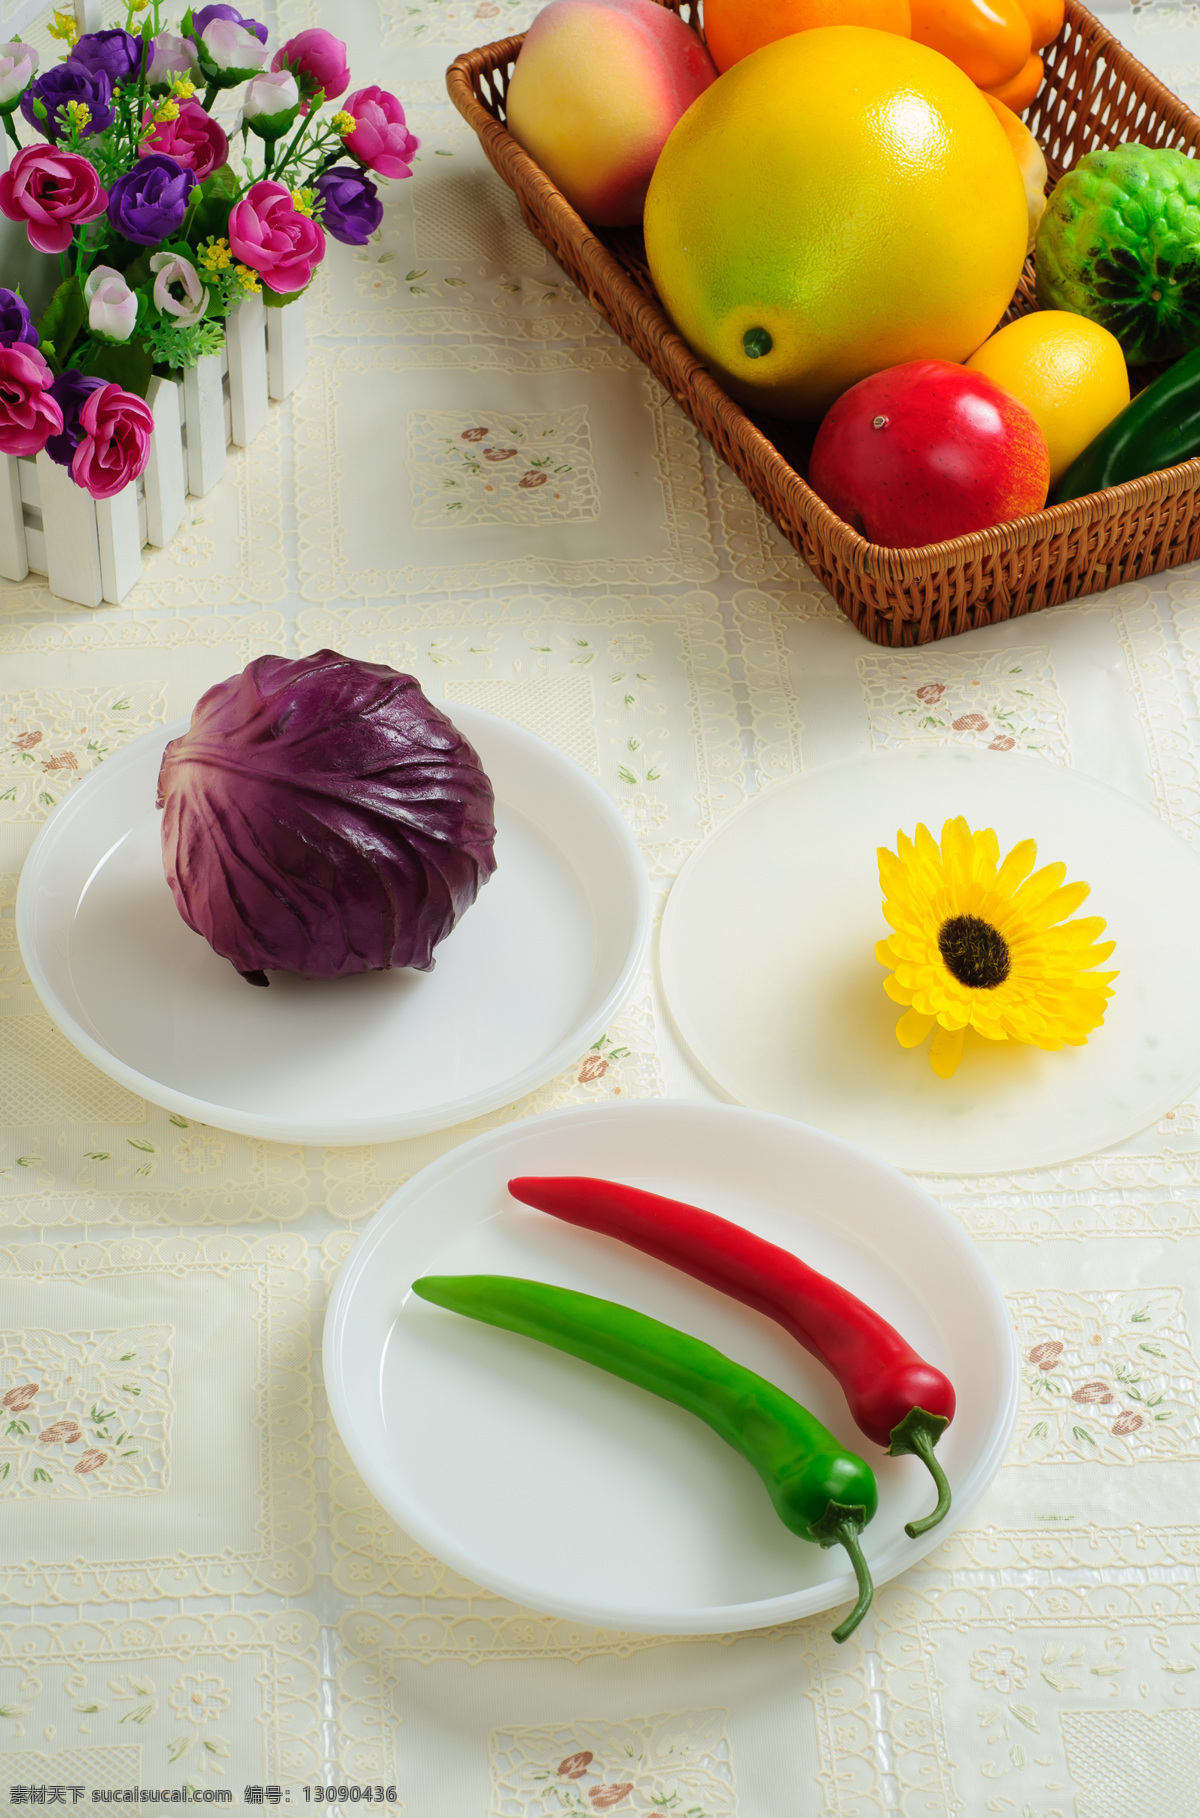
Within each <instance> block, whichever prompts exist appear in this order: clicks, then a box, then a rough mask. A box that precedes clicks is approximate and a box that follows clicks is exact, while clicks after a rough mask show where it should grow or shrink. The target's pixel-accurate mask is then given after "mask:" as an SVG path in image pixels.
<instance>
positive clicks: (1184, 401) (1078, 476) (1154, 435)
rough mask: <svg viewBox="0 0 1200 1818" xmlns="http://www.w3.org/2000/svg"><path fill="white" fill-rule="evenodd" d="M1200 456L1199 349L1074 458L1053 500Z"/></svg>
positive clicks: (1060, 502) (1137, 477)
mask: <svg viewBox="0 0 1200 1818" xmlns="http://www.w3.org/2000/svg"><path fill="white" fill-rule="evenodd" d="M1196 454H1200V347H1198V348H1195V349H1193V351H1192V352H1191V353H1189V354H1184V356H1183V358H1182V360H1177V361H1176V362H1175V364H1174V366H1172V367H1170V368H1169V369H1168V371H1166V372H1165V373H1164V374H1163V375H1162V378H1161V379H1155V381H1154V383H1153V385H1147V387H1146V389H1145V391H1142V392H1139V393H1138V395H1137V397H1136V398H1135V399H1134V400H1133V402H1132V404H1127V405H1126V406H1125V408H1124V410H1123V411H1122V412H1121V413H1120V415H1119V416H1116V417H1114V418H1113V420H1112V422H1111V423H1110V424H1109V425H1108V427H1107V429H1102V430H1101V431H1100V434H1099V435H1098V436H1096V437H1095V438H1094V439H1093V440H1092V441H1091V442H1089V443H1088V445H1087V447H1086V448H1085V449H1084V451H1083V453H1082V454H1080V455H1076V457H1075V459H1074V460H1073V461H1072V463H1071V465H1070V466H1069V467H1068V468H1067V471H1066V473H1065V474H1064V475H1063V477H1062V479H1061V480H1060V481H1059V483H1058V485H1057V487H1056V488H1055V491H1054V497H1053V499H1052V501H1051V503H1052V504H1055V505H1065V504H1066V502H1067V500H1068V499H1081V498H1082V497H1083V496H1084V494H1085V493H1089V492H1101V491H1103V489H1104V488H1105V487H1106V486H1120V485H1121V484H1122V482H1123V481H1125V480H1140V479H1141V477H1142V475H1143V474H1147V473H1158V472H1159V470H1160V469H1161V468H1163V467H1177V466H1178V465H1179V463H1180V462H1181V461H1190V460H1191V458H1192V456H1193V455H1196Z"/></svg>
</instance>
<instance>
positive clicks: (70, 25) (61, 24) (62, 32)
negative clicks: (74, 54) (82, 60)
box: [46, 12, 79, 44]
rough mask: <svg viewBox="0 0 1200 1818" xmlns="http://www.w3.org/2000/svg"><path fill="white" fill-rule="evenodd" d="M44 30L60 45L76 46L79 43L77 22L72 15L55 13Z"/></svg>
mask: <svg viewBox="0 0 1200 1818" xmlns="http://www.w3.org/2000/svg"><path fill="white" fill-rule="evenodd" d="M46 30H47V31H48V32H49V33H50V36H51V37H52V38H57V39H58V40H59V42H60V43H62V44H76V43H78V41H79V21H78V20H77V19H76V17H75V15H74V13H66V12H63V13H55V15H54V18H53V19H52V20H51V22H50V24H49V25H48V26H47V27H46Z"/></svg>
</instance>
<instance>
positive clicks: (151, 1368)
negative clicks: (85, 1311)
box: [0, 1326, 174, 1499]
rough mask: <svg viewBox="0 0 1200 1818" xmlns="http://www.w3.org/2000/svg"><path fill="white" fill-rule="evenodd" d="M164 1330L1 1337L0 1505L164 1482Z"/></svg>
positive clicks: (167, 1367) (167, 1337) (167, 1354)
mask: <svg viewBox="0 0 1200 1818" xmlns="http://www.w3.org/2000/svg"><path fill="white" fill-rule="evenodd" d="M172 1337H173V1333H172V1329H171V1327H170V1326H129V1327H126V1328H124V1329H122V1330H120V1331H115V1332H46V1331H32V1330H31V1331H25V1332H9V1333H3V1334H0V1383H6V1384H7V1385H8V1386H7V1387H5V1389H4V1392H3V1394H0V1499H3V1498H4V1497H14V1496H59V1497H61V1496H81V1495H86V1496H96V1495H106V1494H107V1495H117V1496H139V1495H140V1496H144V1495H149V1494H153V1493H155V1492H157V1491H162V1490H165V1489H166V1488H167V1486H168V1483H169V1481H170V1463H169V1443H170V1429H171V1418H172V1414H173V1411H174V1404H173V1402H172V1398H171V1381H170V1378H171V1341H172Z"/></svg>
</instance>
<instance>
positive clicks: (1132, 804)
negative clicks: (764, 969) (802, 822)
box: [655, 745, 1200, 1180]
mask: <svg viewBox="0 0 1200 1818" xmlns="http://www.w3.org/2000/svg"><path fill="white" fill-rule="evenodd" d="M934 754H936V755H938V756H942V757H946V756H953V757H961V758H963V759H965V760H966V761H967V762H968V763H978V762H982V761H983V760H984V759H989V758H990V761H992V762H994V763H997V764H1000V763H1003V764H1005V765H1007V766H1008V768H1009V769H1010V770H1011V769H1013V768H1014V767H1016V768H1021V769H1025V768H1030V769H1031V768H1032V767H1033V766H1035V765H1043V764H1045V762H1046V760H1045V759H1044V758H1035V757H1032V756H1030V754H1029V753H1028V752H1020V753H1018V754H1017V755H1016V756H1015V757H1010V756H1009V755H1008V753H1004V754H1001V753H999V752H996V753H990V754H989V753H988V752H986V751H978V750H976V749H974V748H973V747H969V746H963V747H961V748H956V747H953V746H945V745H927V746H913V747H911V748H909V749H908V750H905V751H863V752H859V753H858V754H857V755H856V756H854V757H849V758H838V759H836V760H835V761H834V762H833V763H829V764H814V765H813V766H812V768H811V769H809V770H802V771H799V772H797V774H796V775H795V776H788V777H780V778H778V779H775V780H773V781H771V782H769V783H767V784H766V785H765V786H764V787H763V788H761V789H760V790H759V791H758V793H757V794H756V795H753V796H751V797H750V798H749V799H748V800H747V801H744V802H739V803H738V805H737V807H736V808H734V809H732V810H731V811H730V813H729V814H727V815H726V816H725V818H724V819H723V820H722V821H721V822H720V824H719V825H718V826H716V827H714V828H713V830H712V832H711V833H709V834H707V835H706V836H705V837H704V839H702V840H701V841H700V843H699V844H698V845H697V846H695V847H694V848H693V849H692V851H691V852H690V853H689V854H688V856H687V858H686V859H685V860H684V862H683V864H682V865H681V866H680V868H679V871H678V873H677V875H676V877H675V881H674V883H673V884H672V887H671V891H670V894H669V895H668V897H667V901H666V906H665V908H664V910H663V914H662V919H661V922H660V924H659V928H658V938H657V941H656V943H655V971H656V973H657V977H658V983H659V985H660V987H661V990H662V996H663V1003H664V1005H665V1007H666V1011H667V1015H668V1017H669V1018H670V1022H671V1026H672V1028H673V1029H674V1030H675V1032H676V1035H677V1036H678V1038H679V1040H680V1041H681V1043H682V1044H683V1048H684V1051H685V1053H686V1055H687V1058H688V1060H689V1061H690V1062H691V1064H692V1065H693V1066H694V1067H695V1068H696V1069H697V1071H698V1072H699V1074H700V1076H701V1077H702V1078H703V1079H704V1081H705V1082H706V1083H707V1084H708V1085H709V1086H710V1087H711V1088H712V1090H713V1091H714V1092H716V1093H719V1094H720V1097H721V1102H722V1103H723V1104H726V1105H736V1106H740V1107H741V1108H742V1109H744V1110H754V1111H761V1112H762V1113H763V1114H764V1115H765V1116H768V1117H783V1118H785V1119H786V1120H787V1121H788V1122H794V1123H799V1122H802V1121H803V1120H801V1119H799V1118H788V1114H787V1113H786V1112H782V1111H773V1110H772V1109H771V1108H770V1107H769V1106H766V1105H763V1104H760V1103H758V1102H748V1101H747V1100H746V1099H743V1098H738V1097H737V1096H736V1095H735V1094H734V1092H733V1089H732V1087H731V1086H730V1085H729V1084H728V1083H727V1082H726V1080H725V1079H723V1078H722V1076H721V1075H720V1074H719V1073H715V1072H714V1071H713V1070H712V1067H711V1065H710V1059H709V1058H708V1057H707V1056H706V1054H705V1052H704V1051H703V1050H702V1048H701V1047H699V1046H697V1045H695V1043H694V1042H693V1038H692V1035H691V1034H689V1033H688V1026H687V1023H686V1020H685V1019H684V1018H683V1017H681V1016H680V1013H679V1009H678V1004H677V1000H676V998H675V996H674V995H673V992H672V988H671V984H670V965H671V962H670V957H669V951H670V950H669V945H668V943H669V941H670V938H671V930H672V927H673V925H674V923H675V922H676V921H677V920H678V918H679V916H680V915H682V914H683V913H684V910H683V908H682V907H681V904H682V897H681V895H680V893H679V885H680V884H682V883H683V882H684V880H685V879H686V878H687V876H688V873H689V872H691V871H692V870H693V869H698V868H699V864H700V862H701V860H702V859H703V858H704V856H705V854H706V853H707V851H708V848H709V846H710V845H711V843H712V842H713V841H714V840H717V839H719V838H720V836H721V835H722V834H723V833H724V832H725V830H726V828H727V827H729V826H730V825H731V824H732V823H733V822H734V821H737V820H741V819H742V818H743V816H745V815H748V814H750V813H752V812H753V810H754V809H755V808H757V807H758V806H759V805H760V804H761V803H762V801H763V800H764V798H765V797H767V796H773V795H777V794H779V793H780V792H781V791H784V790H789V789H797V788H799V787H800V786H801V785H803V784H805V783H810V782H811V781H812V780H813V778H814V777H818V776H824V775H827V774H829V773H830V772H834V771H843V770H850V769H853V768H855V767H862V768H865V767H866V766H867V765H870V764H888V763H891V762H894V761H897V760H898V761H899V762H901V763H916V762H920V761H921V760H922V759H923V758H926V757H928V756H931V755H934ZM1054 768H1055V769H1056V770H1059V771H1065V772H1067V773H1068V774H1070V775H1071V776H1073V777H1074V778H1075V779H1076V780H1077V781H1078V782H1081V783H1082V784H1083V785H1084V786H1085V787H1087V788H1092V789H1095V790H1097V791H1098V792H1099V793H1101V794H1103V795H1107V796H1109V797H1112V798H1114V799H1115V800H1117V801H1119V802H1121V803H1122V804H1123V806H1124V807H1125V808H1127V809H1131V810H1132V811H1133V812H1134V813H1136V814H1138V815H1139V816H1140V817H1141V818H1142V819H1143V820H1145V821H1148V822H1150V824H1151V825H1152V826H1154V827H1155V828H1156V829H1157V830H1158V831H1159V832H1160V833H1163V834H1165V835H1166V836H1167V837H1168V838H1170V839H1172V840H1173V841H1174V842H1175V843H1176V845H1177V846H1179V847H1181V848H1182V849H1183V851H1184V852H1186V853H1187V854H1188V855H1189V857H1190V858H1191V859H1192V861H1193V863H1197V864H1200V854H1197V853H1196V852H1194V851H1193V850H1192V848H1191V847H1190V846H1189V845H1188V843H1187V841H1186V840H1185V839H1184V838H1183V837H1182V835H1181V834H1180V833H1179V832H1178V830H1177V829H1176V828H1175V827H1174V826H1172V824H1171V823H1170V821H1167V820H1164V819H1163V817H1162V816H1161V815H1159V814H1156V813H1155V812H1154V810H1153V809H1152V808H1151V807H1149V806H1148V805H1147V804H1146V803H1145V802H1139V801H1138V800H1137V798H1136V797H1135V796H1132V795H1128V794H1127V793H1126V792H1125V790H1123V789H1118V788H1116V786H1115V785H1114V784H1112V783H1108V782H1106V781H1105V780H1104V778H1103V777H1098V776H1093V775H1092V773H1091V772H1090V771H1088V770H1081V769H1080V768H1079V767H1078V765H1075V764H1058V765H1055V766H1054ZM1197 1088H1200V1056H1198V1058H1197V1062H1196V1066H1195V1068H1194V1069H1193V1071H1192V1073H1190V1074H1189V1075H1188V1078H1187V1084H1186V1085H1185V1086H1184V1087H1182V1088H1181V1089H1180V1090H1178V1092H1176V1091H1175V1090H1174V1089H1172V1093H1171V1095H1170V1096H1169V1097H1167V1098H1165V1099H1163V1100H1162V1102H1161V1104H1160V1105H1159V1107H1158V1108H1157V1109H1154V1110H1152V1111H1151V1112H1150V1113H1149V1115H1148V1116H1147V1117H1145V1119H1144V1120H1142V1121H1140V1122H1138V1123H1136V1124H1135V1125H1134V1126H1133V1127H1132V1128H1130V1129H1125V1130H1124V1131H1123V1133H1122V1134H1121V1135H1118V1136H1113V1137H1111V1138H1110V1140H1109V1141H1108V1142H1107V1143H1106V1144H1105V1145H1104V1148H1103V1149H1101V1150H1097V1149H1079V1148H1077V1147H1075V1146H1072V1147H1070V1148H1069V1149H1068V1150H1066V1151H1064V1152H1061V1153H1060V1152H1058V1151H1054V1152H1053V1153H1049V1152H1047V1154H1046V1155H1043V1156H1041V1157H1039V1158H1037V1159H1035V1160H1032V1161H1022V1162H1020V1163H1019V1164H1015V1165H1008V1166H1005V1167H999V1168H998V1167H995V1166H992V1165H990V1164H989V1165H988V1166H986V1167H976V1168H972V1167H969V1166H966V1165H962V1166H957V1167H953V1168H947V1167H928V1166H925V1165H922V1166H920V1167H913V1168H911V1169H909V1168H908V1167H902V1166H901V1164H899V1163H897V1162H893V1161H890V1160H889V1159H888V1158H886V1157H884V1156H879V1157H878V1159H879V1160H880V1161H885V1162H886V1165H887V1166H888V1167H892V1168H896V1169H897V1170H898V1171H899V1172H901V1173H905V1174H907V1173H910V1172H911V1174H913V1175H919V1176H920V1178H921V1179H922V1180H925V1179H929V1180H957V1179H959V1178H969V1179H982V1178H985V1177H987V1176H990V1175H995V1174H1006V1173H1013V1172H1018V1173H1021V1172H1027V1171H1029V1170H1031V1169H1038V1168H1053V1167H1060V1166H1062V1165H1064V1164H1066V1163H1068V1162H1074V1161H1081V1160H1083V1159H1085V1158H1086V1157H1088V1156H1091V1155H1096V1154H1103V1153H1106V1152H1107V1151H1108V1150H1109V1149H1111V1148H1114V1147H1115V1146H1116V1145H1117V1144H1118V1143H1122V1142H1128V1141H1130V1139H1131V1138H1132V1137H1134V1136H1138V1135H1140V1133H1141V1132H1142V1131H1143V1130H1147V1129H1149V1127H1150V1126H1151V1125H1152V1124H1153V1123H1154V1122H1155V1121H1156V1119H1157V1118H1160V1117H1162V1116H1164V1115H1165V1113H1166V1112H1167V1111H1169V1110H1172V1109H1174V1107H1175V1106H1177V1105H1179V1104H1182V1103H1183V1101H1184V1100H1185V1099H1186V1098H1188V1097H1190V1096H1191V1094H1192V1093H1194V1092H1195V1091H1196V1090H1197ZM806 1127H807V1128H810V1129H817V1128H819V1126H818V1125H815V1124H813V1125H808V1126H806ZM828 1134H829V1135H834V1134H835V1133H834V1132H832V1131H830V1132H828ZM838 1140H840V1141H844V1142H846V1141H849V1139H848V1138H845V1137H843V1138H839V1139H838ZM850 1146H851V1147H852V1148H854V1147H857V1146H858V1145H857V1144H853V1143H851V1144H850Z"/></svg>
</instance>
